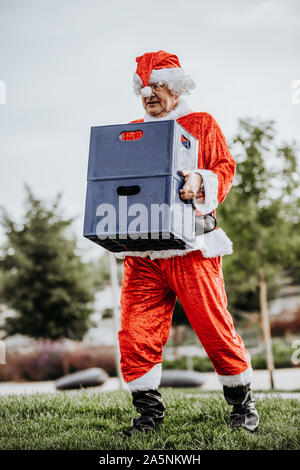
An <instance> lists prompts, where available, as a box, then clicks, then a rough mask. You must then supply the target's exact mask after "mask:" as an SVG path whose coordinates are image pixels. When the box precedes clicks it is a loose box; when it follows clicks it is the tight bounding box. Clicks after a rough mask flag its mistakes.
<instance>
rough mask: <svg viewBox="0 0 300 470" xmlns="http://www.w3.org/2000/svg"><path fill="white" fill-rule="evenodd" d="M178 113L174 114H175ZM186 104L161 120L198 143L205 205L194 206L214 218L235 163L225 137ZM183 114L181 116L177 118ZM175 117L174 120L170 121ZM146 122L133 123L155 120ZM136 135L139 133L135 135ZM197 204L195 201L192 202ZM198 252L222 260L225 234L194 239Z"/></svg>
mask: <svg viewBox="0 0 300 470" xmlns="http://www.w3.org/2000/svg"><path fill="white" fill-rule="evenodd" d="M176 110H177V112H176ZM189 111H190V110H189V108H188V107H187V106H186V103H185V102H183V100H181V103H180V104H179V106H177V107H176V108H175V110H174V111H173V112H171V113H170V114H169V115H168V116H165V117H164V118H163V119H164V120H165V119H172V118H175V119H176V120H177V122H178V123H179V124H180V125H181V126H182V127H184V129H186V130H187V131H188V132H189V133H190V134H192V135H193V136H194V137H195V138H196V139H198V141H199V153H198V168H197V169H196V170H194V171H195V172H197V173H199V174H200V175H201V176H202V179H203V183H204V192H205V201H204V205H203V204H201V205H197V206H196V207H197V209H199V210H198V214H199V213H201V214H203V213H204V214H208V213H211V212H213V215H216V208H217V206H218V204H220V203H222V202H223V201H224V199H225V197H226V195H227V194H228V192H229V190H230V188H231V186H232V183H233V178H234V174H235V168H236V162H235V160H234V159H233V157H232V155H231V153H230V151H229V149H228V147H227V144H226V140H225V137H224V135H223V133H222V131H221V129H220V127H219V125H218V123H217V122H216V120H215V119H214V118H213V117H212V116H211V115H210V114H208V113H205V112H200V113H196V112H191V111H190V112H189ZM181 113H184V115H180V114H181ZM173 116H174V117H173ZM146 117H148V119H138V120H136V121H132V122H133V123H138V122H145V121H147V120H148V121H150V120H151V121H154V120H156V119H154V118H151V117H149V116H148V115H146ZM137 132H139V131H137ZM122 138H123V139H124V140H134V139H136V138H138V135H136V133H133V132H130V133H124V134H123V135H122ZM195 202H197V200H195ZM195 249H200V250H201V251H202V253H203V255H204V256H205V257H209V258H210V257H215V256H222V255H225V254H230V253H232V242H231V240H230V239H229V238H228V237H227V235H226V234H225V232H224V231H223V230H222V229H221V228H220V227H217V228H216V229H215V230H213V231H212V232H209V233H205V234H203V235H199V236H197V237H196V239H195V243H194V248H193V249H192V250H195ZM189 251H191V249H189V250H163V251H159V252H153V251H152V252H141V253H140V252H121V253H117V254H116V256H117V257H118V258H124V257H125V256H129V255H130V256H147V255H148V256H150V258H151V259H155V258H169V257H171V256H175V255H176V256H180V255H183V254H185V253H187V252H189Z"/></svg>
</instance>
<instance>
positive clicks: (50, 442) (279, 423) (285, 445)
mask: <svg viewBox="0 0 300 470" xmlns="http://www.w3.org/2000/svg"><path fill="white" fill-rule="evenodd" d="M161 393H162V395H163V398H164V402H165V404H166V406H167V410H166V417H165V421H164V424H163V425H162V427H161V428H160V430H159V431H151V432H150V433H149V434H146V435H140V434H138V435H135V436H133V437H131V438H129V439H126V438H125V437H124V438H122V437H121V438H120V437H118V436H117V432H118V431H119V430H120V429H123V428H124V427H126V426H128V425H129V424H130V419H131V417H132V416H137V415H136V414H135V413H134V410H133V407H132V404H131V397H130V394H129V392H126V391H120V392H106V393H104V392H102V393H101V392H96V391H87V390H81V391H76V392H71V393H70V392H61V393H55V394H35V395H9V396H1V397H0V422H1V425H0V449H95V450H99V449H104V450H111V449H116V450H123V449H142V450H145V449H148V450H150V449H159V450H161V449H166V450H176V449H178V450H187V449H190V450H201V449H203V450H204V449H205V450H206V449H214V450H215V449H270V450H272V449H299V448H300V444H299V442H300V435H299V434H300V402H299V401H298V400H296V399H281V398H274V399H269V398H261V399H257V401H256V405H257V409H258V411H259V413H260V420H261V424H260V427H259V430H258V431H257V432H256V433H254V434H251V433H249V432H247V431H245V430H243V429H241V430H236V431H233V430H231V428H230V427H229V412H230V406H229V405H227V404H226V402H225V400H224V398H223V395H222V394H221V393H218V392H211V393H207V392H206V393H205V395H203V394H202V393H201V392H198V391H195V390H182V389H180V390H179V389H176V390H175V389H161ZM207 395H208V396H209V398H208V396H207Z"/></svg>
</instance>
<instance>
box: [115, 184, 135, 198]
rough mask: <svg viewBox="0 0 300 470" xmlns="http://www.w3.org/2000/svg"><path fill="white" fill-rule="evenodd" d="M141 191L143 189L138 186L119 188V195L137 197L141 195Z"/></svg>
mask: <svg viewBox="0 0 300 470" xmlns="http://www.w3.org/2000/svg"><path fill="white" fill-rule="evenodd" d="M140 191H141V188H140V186H139V185H138V184H135V185H133V186H118V188H117V194H118V195H119V196H135V195H136V194H139V192H140Z"/></svg>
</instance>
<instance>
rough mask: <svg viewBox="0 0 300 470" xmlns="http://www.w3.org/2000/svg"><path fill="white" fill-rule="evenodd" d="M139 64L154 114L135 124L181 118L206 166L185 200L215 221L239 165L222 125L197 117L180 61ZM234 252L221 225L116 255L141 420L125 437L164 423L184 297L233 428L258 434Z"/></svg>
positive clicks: (155, 59) (126, 372)
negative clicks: (168, 362) (230, 262)
mask: <svg viewBox="0 0 300 470" xmlns="http://www.w3.org/2000/svg"><path fill="white" fill-rule="evenodd" d="M136 61H137V70H136V73H135V74H134V91H135V93H136V94H137V95H138V96H141V99H142V104H143V107H144V109H145V111H146V114H145V116H144V119H140V120H137V121H134V122H150V121H163V120H169V119H175V120H176V121H177V122H178V123H179V124H180V125H181V126H182V127H184V128H185V129H186V130H187V131H188V132H189V133H190V134H192V135H193V136H194V137H195V138H196V139H198V141H199V156H198V168H197V169H196V170H194V171H190V170H189V171H186V170H184V169H183V171H182V172H181V175H182V177H183V178H184V185H183V187H182V189H181V190H180V197H181V199H182V200H184V201H187V200H189V199H192V200H193V202H194V206H195V209H196V220H197V217H203V216H204V215H207V214H211V215H212V216H213V217H215V216H216V208H217V206H218V204H220V203H222V202H223V201H224V199H225V197H226V195H227V194H228V192H229V190H230V188H231V185H232V182H233V177H234V173H235V166H236V164H235V161H234V159H233V157H232V155H231V154H230V152H229V150H228V147H227V145H226V141H225V137H224V135H223V134H222V131H221V129H220V127H219V125H218V124H217V122H216V121H215V119H214V118H213V117H212V116H211V115H210V114H208V113H205V112H200V113H198V112H194V111H192V110H191V108H190V107H189V105H188V104H187V103H186V102H185V101H184V100H183V99H182V95H184V94H187V93H189V92H190V90H191V89H193V88H194V87H195V84H194V82H193V80H192V79H191V78H190V77H189V76H188V75H186V74H185V72H184V70H183V69H182V67H181V65H180V63H179V60H178V57H177V56H176V55H174V54H169V53H167V52H165V51H158V52H149V53H146V54H144V55H142V56H141V57H137V59H136ZM123 138H125V139H132V138H134V135H133V133H128V134H127V135H125V137H124V136H123ZM198 220H199V219H198ZM230 253H232V242H231V241H230V239H229V238H228V236H227V235H226V234H225V232H224V231H223V230H222V229H221V228H220V227H215V228H214V229H213V230H210V231H207V232H205V233H203V232H202V233H201V234H199V235H197V236H196V239H195V242H194V247H193V248H192V249H186V250H163V251H157V252H155V251H148V252H128V251H127V252H121V253H118V254H116V256H117V257H118V258H123V259H124V276H123V280H122V291H121V329H120V331H119V344H120V352H121V370H122V374H123V377H124V381H125V382H126V383H127V384H128V387H129V390H130V391H131V393H132V399H133V405H134V406H135V407H136V409H137V411H138V413H139V414H140V416H139V417H138V418H134V419H133V420H132V422H131V426H130V427H129V428H128V429H126V430H125V431H123V433H124V434H125V435H127V436H130V435H132V433H134V432H142V431H145V432H147V431H149V430H151V429H154V428H155V427H156V426H157V425H158V424H161V423H162V421H163V418H164V411H165V406H164V403H163V401H162V397H161V394H160V393H159V391H158V387H159V384H160V379H161V366H162V350H163V346H164V345H165V343H166V342H167V339H168V337H169V332H170V327H171V321H172V313H173V310H174V306H175V302H176V299H177V297H178V298H179V300H180V302H181V304H182V306H183V308H184V311H185V313H186V315H187V317H188V319H189V321H190V323H191V325H192V327H193V329H194V331H195V333H196V334H197V336H198V338H199V340H200V342H201V343H202V345H203V347H204V348H205V350H206V352H207V354H208V356H209V358H210V360H211V362H212V364H213V366H214V368H215V371H216V373H217V375H218V378H219V381H220V383H221V385H222V386H223V392H224V397H225V399H226V401H227V402H228V403H229V404H230V405H232V406H233V408H232V411H231V413H230V422H231V426H232V427H233V428H239V427H243V428H245V429H247V430H249V431H255V430H256V429H257V427H258V422H259V418H258V414H257V411H256V409H255V406H254V400H253V398H252V393H251V388H250V381H251V377H252V368H251V361H250V356H249V354H248V352H247V350H246V349H245V346H244V343H243V341H242V339H241V338H240V336H239V335H238V333H237V332H236V331H235V328H234V325H233V321H232V317H231V315H230V313H229V311H228V310H227V298H226V292H225V286H224V279H223V274H222V256H223V255H226V254H230Z"/></svg>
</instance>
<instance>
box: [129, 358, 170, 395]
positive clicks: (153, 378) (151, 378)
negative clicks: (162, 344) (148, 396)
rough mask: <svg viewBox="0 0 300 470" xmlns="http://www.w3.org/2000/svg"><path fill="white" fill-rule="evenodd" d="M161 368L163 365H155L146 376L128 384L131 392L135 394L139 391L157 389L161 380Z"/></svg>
mask: <svg viewBox="0 0 300 470" xmlns="http://www.w3.org/2000/svg"><path fill="white" fill-rule="evenodd" d="M161 367H162V366H161V363H160V364H155V366H153V367H152V369H150V370H149V372H146V374H144V375H142V376H141V377H138V378H137V379H134V380H131V381H130V382H127V385H128V388H129V390H130V391H131V392H135V391H137V390H154V389H157V388H158V387H159V384H160V380H161Z"/></svg>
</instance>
